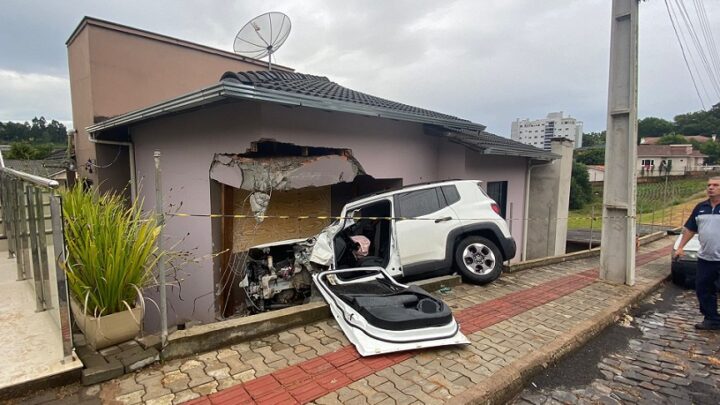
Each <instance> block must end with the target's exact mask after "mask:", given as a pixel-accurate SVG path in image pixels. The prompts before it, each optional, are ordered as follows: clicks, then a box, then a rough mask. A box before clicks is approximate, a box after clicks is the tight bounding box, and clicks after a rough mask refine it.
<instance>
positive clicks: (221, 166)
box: [210, 154, 362, 193]
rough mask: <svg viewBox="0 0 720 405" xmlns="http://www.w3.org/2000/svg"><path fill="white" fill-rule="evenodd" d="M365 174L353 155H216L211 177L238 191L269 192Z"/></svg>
mask: <svg viewBox="0 0 720 405" xmlns="http://www.w3.org/2000/svg"><path fill="white" fill-rule="evenodd" d="M360 173H362V168H361V167H360V165H359V164H358V163H357V161H355V159H353V158H352V157H350V156H345V155H325V156H287V157H277V156H276V157H265V158H257V157H255V158H251V157H242V156H235V155H221V154H216V155H215V159H214V160H213V163H212V166H211V167H210V178H211V179H213V180H216V181H218V182H220V183H223V184H227V185H229V186H231V187H234V188H241V189H243V190H248V191H262V192H264V193H269V192H270V191H275V190H295V189H300V188H305V187H321V186H327V185H331V184H335V183H340V182H351V181H353V179H354V178H355V176H357V175H358V174H360Z"/></svg>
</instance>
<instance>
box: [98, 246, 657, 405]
mask: <svg viewBox="0 0 720 405" xmlns="http://www.w3.org/2000/svg"><path fill="white" fill-rule="evenodd" d="M670 244H671V240H670V238H665V239H662V240H659V241H657V242H653V243H651V244H649V245H647V246H644V247H642V248H641V249H640V251H639V252H638V256H637V262H638V271H637V277H636V285H635V286H633V287H629V286H624V285H612V284H608V283H605V282H602V281H600V280H598V278H597V274H598V270H597V266H598V262H599V260H598V258H588V259H581V260H576V261H573V262H565V263H559V264H555V265H551V266H545V267H540V268H535V269H531V270H527V271H521V272H517V273H510V274H505V275H503V276H502V277H501V278H500V279H498V280H497V281H495V282H494V283H491V284H489V285H486V286H474V285H466V284H463V285H460V286H457V287H455V288H454V289H453V290H452V291H450V292H449V293H446V294H441V295H440V297H441V298H442V299H443V300H445V302H446V303H447V304H448V305H450V306H451V308H453V313H454V314H455V317H456V319H457V320H458V322H459V323H460V325H461V328H462V331H463V332H464V333H465V334H466V336H467V337H468V339H469V340H470V341H471V342H472V344H471V345H467V346H462V347H444V348H436V349H430V350H422V351H417V352H404V353H395V354H390V355H381V356H373V357H368V358H361V357H360V356H359V355H358V354H357V352H356V351H355V349H354V347H353V346H352V345H350V343H349V342H348V341H347V339H346V338H345V337H344V335H343V334H342V331H341V330H340V329H339V327H338V326H337V324H336V323H335V322H334V321H333V320H325V321H320V322H316V323H314V324H312V325H307V326H304V327H296V328H291V329H288V330H287V331H283V332H281V333H277V334H274V335H270V336H267V337H264V338H261V339H258V340H255V341H253V342H247V343H241V344H237V345H232V346H229V347H227V348H224V349H221V350H215V351H210V352H208V353H203V354H200V355H196V356H192V357H190V358H185V359H178V360H173V361H169V362H167V363H165V364H163V365H156V366H153V367H150V368H148V369H144V370H140V371H137V372H135V373H134V374H130V375H129V376H124V377H122V378H118V379H116V380H111V381H109V382H106V383H103V384H100V385H99V390H97V391H98V392H97V397H99V398H102V399H103V400H104V401H105V402H107V403H111V402H112V401H116V402H114V403H125V404H133V403H141V402H148V403H149V402H151V401H152V402H153V403H167V404H169V403H180V402H184V401H188V400H190V401H191V402H189V403H191V404H193V403H197V404H231V403H253V402H254V403H258V404H263V403H273V404H278V403H307V402H315V403H318V404H326V403H373V404H374V403H408V404H412V403H444V402H445V401H448V400H450V399H453V402H456V401H457V402H458V403H462V402H465V401H470V400H473V399H477V398H480V397H483V395H487V394H488V393H487V392H486V391H488V390H490V389H489V388H488V387H489V386H494V385H498V384H497V383H496V381H495V380H496V379H498V378H500V379H502V380H503V383H504V384H508V383H510V382H512V381H508V380H513V381H514V379H517V376H520V371H519V370H522V367H523V365H524V364H525V363H524V362H527V361H529V359H532V358H534V357H533V356H535V357H537V354H538V353H540V352H544V351H547V350H548V347H551V346H553V345H557V344H558V342H564V341H565V340H568V339H569V341H571V342H578V341H579V340H578V339H579V337H578V336H575V334H578V333H580V332H578V331H582V330H584V329H583V328H587V325H592V324H593V323H597V322H596V321H595V319H596V318H597V317H598V316H600V315H603V314H604V313H605V312H607V309H608V307H609V306H611V305H610V304H613V303H619V302H624V301H627V300H628V299H629V297H636V296H639V295H640V294H642V293H643V292H645V291H647V290H649V289H650V288H652V287H653V286H654V285H657V283H658V282H660V280H662V279H664V278H665V277H666V276H667V274H668V273H669V252H670V250H669V249H670ZM628 302H629V301H628ZM568 336H570V338H568ZM570 346H572V344H569V343H563V345H561V346H559V347H558V351H562V350H569V349H570V348H571V347H570ZM507 375H513V376H515V377H513V378H509V379H508V378H507ZM217 391H219V392H217Z"/></svg>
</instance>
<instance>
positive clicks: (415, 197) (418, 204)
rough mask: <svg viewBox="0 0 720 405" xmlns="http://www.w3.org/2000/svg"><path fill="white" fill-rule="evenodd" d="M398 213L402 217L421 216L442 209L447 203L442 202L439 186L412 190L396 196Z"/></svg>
mask: <svg viewBox="0 0 720 405" xmlns="http://www.w3.org/2000/svg"><path fill="white" fill-rule="evenodd" d="M395 201H396V205H397V207H398V215H399V216H401V217H408V218H412V217H419V216H422V215H427V214H430V213H433V212H435V211H438V210H440V208H442V206H444V205H445V204H440V199H439V198H438V189H437V188H428V189H424V190H417V191H411V192H409V193H403V194H398V195H396V196H395Z"/></svg>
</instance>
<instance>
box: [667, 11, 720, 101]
mask: <svg viewBox="0 0 720 405" xmlns="http://www.w3.org/2000/svg"><path fill="white" fill-rule="evenodd" d="M675 4H676V5H677V7H678V10H679V11H680V17H682V20H683V21H684V22H685V26H686V28H687V32H688V35H689V36H690V39H691V40H692V42H693V45H695V50H696V51H697V54H698V57H699V58H700V62H701V63H702V65H703V67H704V68H705V73H706V74H707V77H708V79H709V80H710V84H711V86H712V87H713V89H714V90H715V95H716V96H717V97H718V98H720V85H719V84H718V80H717V77H716V74H715V72H714V71H713V69H712V67H711V66H710V64H709V62H708V58H707V56H706V55H705V50H704V49H703V46H702V44H701V43H700V38H699V37H698V34H697V30H696V29H695V24H694V23H693V20H692V18H690V14H689V13H688V11H687V8H686V7H685V3H683V2H682V1H681V0H675ZM698 75H699V76H700V77H701V78H702V75H700V72H698Z"/></svg>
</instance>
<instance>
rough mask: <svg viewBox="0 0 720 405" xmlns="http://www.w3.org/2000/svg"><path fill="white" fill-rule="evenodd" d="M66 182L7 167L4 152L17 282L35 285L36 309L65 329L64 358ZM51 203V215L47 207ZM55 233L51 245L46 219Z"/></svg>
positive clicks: (66, 350)
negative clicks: (63, 186)
mask: <svg viewBox="0 0 720 405" xmlns="http://www.w3.org/2000/svg"><path fill="white" fill-rule="evenodd" d="M59 186H60V184H59V183H58V182H57V181H55V180H50V179H46V178H43V177H40V176H35V175H32V174H29V173H25V172H21V171H18V170H14V169H11V168H9V167H5V164H4V162H3V160H2V155H0V203H1V205H2V224H3V225H4V228H5V229H4V234H5V236H6V237H7V244H8V253H9V255H10V258H14V259H15V261H16V263H17V280H18V281H22V280H27V281H29V282H30V285H31V286H32V287H33V289H34V293H35V306H36V307H35V310H36V312H42V311H48V312H49V314H50V315H51V318H52V319H53V321H54V322H55V323H56V324H57V327H58V328H59V330H60V332H61V337H62V347H63V356H65V357H67V356H70V355H71V354H72V350H73V347H72V332H71V324H70V306H69V301H68V287H67V278H66V276H65V272H64V271H63V269H62V266H61V263H63V262H64V260H65V239H64V235H63V218H62V199H61V197H60V195H59V194H58V193H57V188H58V187H59ZM46 196H47V201H49V208H50V212H49V215H48V213H47V212H46V210H45V207H47V206H48V204H47V203H46ZM48 218H49V219H50V222H51V229H50V230H49V231H50V233H51V234H52V238H51V244H48V236H47V235H48V230H47V229H46V220H47V219H48Z"/></svg>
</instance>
